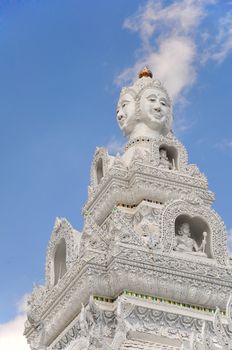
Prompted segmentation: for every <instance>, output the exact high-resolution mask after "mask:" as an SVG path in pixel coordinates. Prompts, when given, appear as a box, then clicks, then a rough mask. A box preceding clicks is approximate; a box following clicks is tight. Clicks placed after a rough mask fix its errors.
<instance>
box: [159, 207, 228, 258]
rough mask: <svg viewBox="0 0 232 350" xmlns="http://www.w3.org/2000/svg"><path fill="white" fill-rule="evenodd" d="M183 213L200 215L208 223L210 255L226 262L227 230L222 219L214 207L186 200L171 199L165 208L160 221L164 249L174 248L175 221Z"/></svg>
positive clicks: (193, 215) (170, 249) (194, 215)
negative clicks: (193, 203) (194, 203)
mask: <svg viewBox="0 0 232 350" xmlns="http://www.w3.org/2000/svg"><path fill="white" fill-rule="evenodd" d="M181 215H187V216H189V217H190V218H195V217H198V218H200V219H201V220H203V221H205V222H206V223H207V225H208V226H209V229H210V233H209V235H208V237H207V240H208V244H209V247H208V251H209V253H208V255H209V254H211V256H212V257H213V258H214V259H216V260H217V261H218V262H219V263H220V264H226V262H227V250H226V231H225V226H224V224H223V222H222V220H221V219H220V218H219V216H218V215H217V214H216V213H215V212H214V211H213V209H211V208H208V207H205V206H199V205H191V204H190V203H186V202H184V201H179V200H176V201H175V200H174V201H171V202H170V203H168V204H167V205H166V206H165V208H164V211H163V213H162V219H161V222H160V226H161V229H162V244H163V250H164V251H166V252H171V251H172V250H173V248H174V246H175V241H176V237H175V222H176V219H177V218H178V217H179V216H181Z"/></svg>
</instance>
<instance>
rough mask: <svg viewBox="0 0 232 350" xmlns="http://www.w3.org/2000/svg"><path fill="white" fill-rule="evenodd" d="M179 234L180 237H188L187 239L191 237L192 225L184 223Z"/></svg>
mask: <svg viewBox="0 0 232 350" xmlns="http://www.w3.org/2000/svg"><path fill="white" fill-rule="evenodd" d="M178 234H179V235H180V236H187V237H190V236H191V231H190V225H189V223H188V222H184V223H183V224H182V225H181V226H180V228H179V231H178Z"/></svg>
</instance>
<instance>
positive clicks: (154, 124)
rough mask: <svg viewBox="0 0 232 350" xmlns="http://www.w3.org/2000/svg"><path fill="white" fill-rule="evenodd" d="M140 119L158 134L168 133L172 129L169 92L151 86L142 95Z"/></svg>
mask: <svg viewBox="0 0 232 350" xmlns="http://www.w3.org/2000/svg"><path fill="white" fill-rule="evenodd" d="M140 120H141V122H142V123H144V124H146V125H147V127H148V128H149V129H151V130H153V131H154V133H156V134H162V135H166V134H167V133H168V132H169V131H170V129H171V123H172V113H171V106H170V103H169V98H168V96H167V94H166V93H165V92H164V91H163V90H161V89H159V88H156V87H154V88H153V87H149V88H147V89H145V90H144V91H143V93H142V94H141V97H140Z"/></svg>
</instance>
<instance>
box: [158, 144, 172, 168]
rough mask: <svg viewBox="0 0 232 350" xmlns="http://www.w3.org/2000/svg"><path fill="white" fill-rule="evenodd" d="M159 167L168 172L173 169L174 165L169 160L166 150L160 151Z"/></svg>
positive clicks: (161, 149)
mask: <svg viewBox="0 0 232 350" xmlns="http://www.w3.org/2000/svg"><path fill="white" fill-rule="evenodd" d="M159 167H161V168H163V169H168V170H171V169H173V164H172V163H171V162H170V160H169V159H168V154H167V150H166V149H165V148H160V150H159Z"/></svg>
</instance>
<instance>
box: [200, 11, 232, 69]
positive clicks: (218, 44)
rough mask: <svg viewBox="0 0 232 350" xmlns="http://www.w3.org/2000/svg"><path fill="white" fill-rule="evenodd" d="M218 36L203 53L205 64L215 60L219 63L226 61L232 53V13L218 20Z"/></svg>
mask: <svg viewBox="0 0 232 350" xmlns="http://www.w3.org/2000/svg"><path fill="white" fill-rule="evenodd" d="M217 30H218V34H217V35H216V36H215V39H214V40H213V42H212V43H211V44H210V45H209V47H207V48H206V49H205V51H204V53H203V59H202V60H203V62H204V63H205V62H206V61H208V60H214V61H216V62H218V63H221V62H223V61H224V59H225V58H226V57H227V56H228V55H229V54H230V53H231V51H232V11H229V12H228V13H227V14H226V15H225V17H223V18H219V20H218V28H217Z"/></svg>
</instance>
